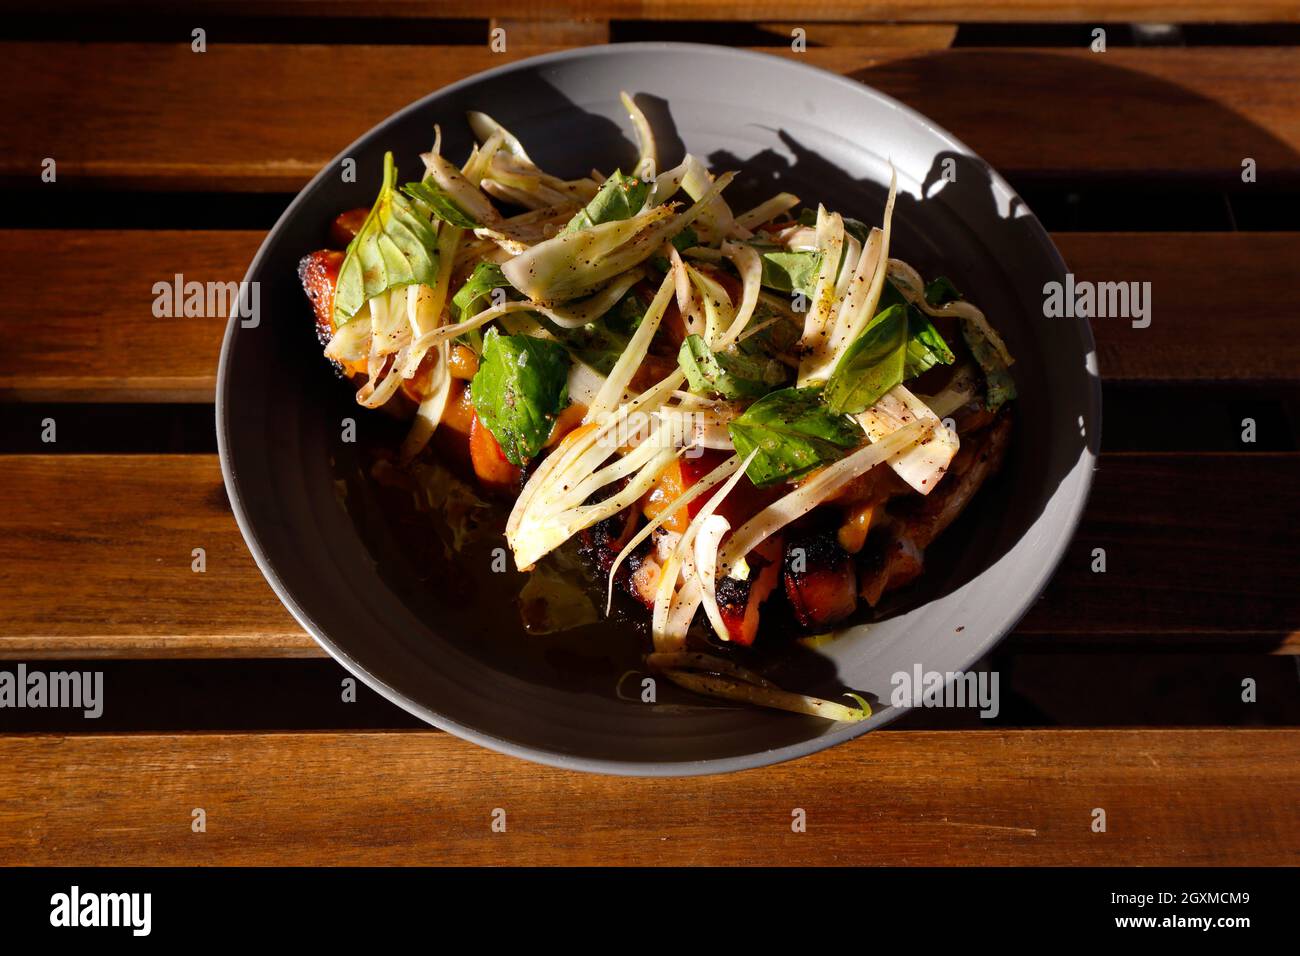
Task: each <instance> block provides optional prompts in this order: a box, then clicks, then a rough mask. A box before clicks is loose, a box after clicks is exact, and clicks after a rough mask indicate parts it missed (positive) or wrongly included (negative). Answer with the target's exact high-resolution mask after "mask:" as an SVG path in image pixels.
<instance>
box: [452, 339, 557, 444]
mask: <svg viewBox="0 0 1300 956" xmlns="http://www.w3.org/2000/svg"><path fill="white" fill-rule="evenodd" d="M470 400H471V401H472V402H473V403H474V411H475V412H476V413H477V414H478V417H479V420H480V421H481V422H482V423H483V424H484V425H485V426H486V427H487V430H488V431H490V432H491V433H492V437H493V438H495V439H496V440H497V444H499V445H500V446H501V450H502V451H503V452H505V456H506V458H508V459H509V460H510V463H511V464H513V465H519V466H522V465H524V464H525V463H526V462H527V461H528V460H529V459H531V458H533V457H534V456H536V455H537V453H538V452H539V451H541V450H542V446H543V445H545V444H546V440H547V439H548V438H550V435H551V428H552V426H553V425H554V424H555V416H556V415H558V414H559V413H560V412H561V410H563V408H564V407H565V406H566V405H568V404H569V355H568V353H567V352H566V351H565V350H564V346H562V345H560V344H559V343H558V342H552V341H549V340H548V339H541V338H536V337H534V336H531V335H501V334H500V333H499V332H497V330H496V329H489V330H488V333H487V335H486V336H484V338H483V355H482V357H481V358H480V360H479V367H478V372H476V373H475V375H474V380H473V381H472V382H471V383H470Z"/></svg>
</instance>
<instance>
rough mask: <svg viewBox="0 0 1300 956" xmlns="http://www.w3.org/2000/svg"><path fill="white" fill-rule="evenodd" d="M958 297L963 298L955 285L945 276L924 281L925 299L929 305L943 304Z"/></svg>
mask: <svg viewBox="0 0 1300 956" xmlns="http://www.w3.org/2000/svg"><path fill="white" fill-rule="evenodd" d="M960 298H963V296H962V294H961V293H960V292H958V291H957V287H956V286H955V285H953V284H952V280H951V279H949V278H948V277H947V276H938V277H936V278H935V279H933V280H932V281H930V282H928V283H926V286H925V301H926V302H929V303H930V304H931V305H934V306H939V305H944V304H945V303H948V302H954V301H956V300H957V299H960Z"/></svg>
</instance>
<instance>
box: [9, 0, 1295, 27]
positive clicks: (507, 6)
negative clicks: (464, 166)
mask: <svg viewBox="0 0 1300 956" xmlns="http://www.w3.org/2000/svg"><path fill="white" fill-rule="evenodd" d="M54 7H55V8H57V9H58V10H60V11H66V12H82V13H101V14H102V13H104V12H106V10H107V9H112V10H114V11H116V12H125V13H146V12H151V11H161V12H164V13H168V14H170V13H173V12H174V7H173V6H172V5H171V4H167V3H161V2H158V0H115V2H112V3H104V2H102V0H58V2H57V3H56V4H54ZM790 7H791V5H790V2H789V0H757V2H755V0H564V2H555V0H494V2H493V3H492V5H491V8H490V9H491V11H492V13H493V15H494V16H498V17H521V18H531V19H537V20H545V19H551V20H568V19H574V18H577V19H597V18H601V19H610V20H614V19H617V20H772V19H777V18H780V17H788V16H789V15H790ZM0 9H10V10H14V11H16V12H25V11H26V10H27V9H28V8H27V7H26V6H25V5H23V4H21V3H18V2H16V0H5V2H4V3H0ZM185 9H186V10H187V12H189V13H190V14H191V15H194V16H200V15H221V16H295V15H299V16H301V15H307V16H313V17H318V16H334V17H470V18H479V17H482V16H483V15H484V6H483V4H482V3H481V2H479V0H330V2H328V3H321V2H320V0H191V2H190V3H187V4H186V7H185ZM799 15H800V16H801V17H803V18H804V19H806V20H809V21H826V20H894V21H904V22H905V21H922V22H924V21H953V22H967V21H974V22H982V23H989V22H1012V23H1015V22H1024V23H1052V22H1060V21H1075V22H1077V21H1083V22H1086V23H1128V22H1145V23H1152V22H1172V23H1179V22H1182V23H1200V22H1210V23H1213V22H1230V23H1231V22H1268V21H1294V20H1296V19H1297V18H1300V12H1297V9H1296V7H1295V5H1294V4H1292V3H1289V2H1287V0H1180V2H1173V0H979V2H973V0H812V2H808V3H801V4H800V5H799ZM196 22H197V21H196Z"/></svg>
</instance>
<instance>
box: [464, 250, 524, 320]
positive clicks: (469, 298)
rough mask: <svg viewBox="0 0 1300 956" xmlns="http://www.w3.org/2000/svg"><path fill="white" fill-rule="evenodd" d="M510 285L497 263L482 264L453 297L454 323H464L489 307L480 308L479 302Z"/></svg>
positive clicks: (475, 268) (476, 267) (477, 266)
mask: <svg viewBox="0 0 1300 956" xmlns="http://www.w3.org/2000/svg"><path fill="white" fill-rule="evenodd" d="M509 288H510V283H509V282H507V281H506V277H505V276H504V275H502V273H501V267H500V266H499V265H497V264H496V263H495V262H480V263H479V264H478V265H476V266H475V267H474V272H473V274H472V275H471V276H470V277H469V278H468V279H466V280H465V284H464V285H463V286H461V287H460V288H459V289H458V290H457V291H456V294H455V295H454V296H452V297H451V317H452V320H453V321H454V322H464V321H465V320H466V319H468V318H472V317H473V316H474V315H476V314H477V313H479V312H482V311H483V309H485V308H487V306H483V307H482V308H480V307H479V300H480V299H483V298H485V297H487V296H490V295H491V294H492V292H493V290H495V289H509Z"/></svg>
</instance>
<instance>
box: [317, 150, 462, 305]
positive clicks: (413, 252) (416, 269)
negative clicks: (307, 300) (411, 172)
mask: <svg viewBox="0 0 1300 956" xmlns="http://www.w3.org/2000/svg"><path fill="white" fill-rule="evenodd" d="M396 181H397V167H396V166H394V165H393V154H392V153H385V154H384V182H383V185H382V186H380V188H379V196H378V197H377V198H376V199H375V204H374V206H373V207H371V210H370V214H369V215H368V216H366V219H365V222H363V223H362V224H361V228H360V229H359V230H358V231H357V234H356V236H354V237H353V239H352V241H351V242H350V243H348V250H347V253H346V254H345V255H344V256H343V264H342V265H341V266H339V278H338V285H337V286H336V288H335V292H334V325H335V327H336V328H337V327H340V326H342V325H345V324H346V323H347V322H349V321H350V320H351V319H352V318H353V317H354V316H355V315H356V314H357V312H359V311H360V310H361V307H362V306H364V305H365V304H366V303H367V302H369V301H370V300H371V299H373V298H374V297H375V296H377V295H382V294H383V293H385V292H387V291H388V290H389V289H395V288H398V287H400V286H406V285H412V284H413V283H416V282H422V283H424V284H425V285H433V284H434V283H435V282H436V281H437V276H438V256H437V253H436V252H435V251H434V243H435V242H436V241H437V231H436V229H435V227H434V226H433V224H432V223H430V222H429V220H428V219H425V218H424V217H422V216H421V215H419V213H418V212H416V210H415V209H414V208H413V207H412V206H411V203H410V201H409V200H407V198H406V197H405V196H403V195H402V194H401V193H400V192H398V191H397V190H395V189H394V188H393V184H394V183H396Z"/></svg>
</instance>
